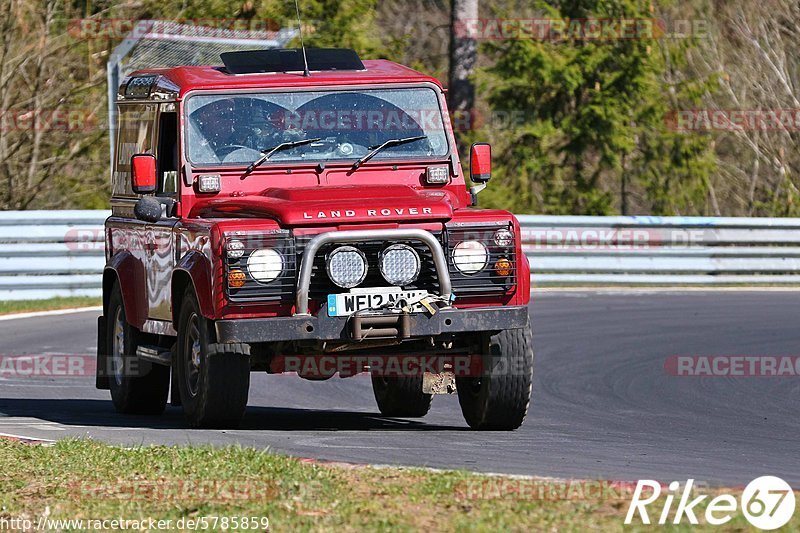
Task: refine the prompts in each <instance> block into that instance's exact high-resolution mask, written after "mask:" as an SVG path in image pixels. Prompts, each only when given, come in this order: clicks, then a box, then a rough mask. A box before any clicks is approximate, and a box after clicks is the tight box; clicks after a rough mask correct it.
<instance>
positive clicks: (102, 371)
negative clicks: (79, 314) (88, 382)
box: [94, 315, 111, 390]
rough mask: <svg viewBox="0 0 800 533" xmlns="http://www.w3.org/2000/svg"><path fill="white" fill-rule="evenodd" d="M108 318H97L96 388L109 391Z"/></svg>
mask: <svg viewBox="0 0 800 533" xmlns="http://www.w3.org/2000/svg"><path fill="white" fill-rule="evenodd" d="M107 331H108V329H107V327H106V317H105V316H102V315H101V316H99V317H97V368H96V369H95V382H94V386H95V387H96V388H98V389H101V390H108V389H110V388H111V385H110V384H109V383H108V372H107V371H106V359H107V357H106V355H107V354H106V353H105V351H106V347H107V346H108V340H107V339H106V332H107Z"/></svg>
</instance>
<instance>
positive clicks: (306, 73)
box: [294, 0, 311, 76]
mask: <svg viewBox="0 0 800 533" xmlns="http://www.w3.org/2000/svg"><path fill="white" fill-rule="evenodd" d="M297 1H298V0H294V10H295V12H296V13H297V27H298V29H299V30H300V48H302V49H303V67H304V68H305V70H304V71H303V76H311V71H309V70H308V57H306V45H305V43H304V42H303V21H302V20H301V19H300V6H299V5H298V3H297Z"/></svg>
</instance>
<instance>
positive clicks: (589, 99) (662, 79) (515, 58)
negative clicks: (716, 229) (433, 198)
mask: <svg viewBox="0 0 800 533" xmlns="http://www.w3.org/2000/svg"><path fill="white" fill-rule="evenodd" d="M534 4H535V5H534V6H533V9H534V10H535V11H536V13H531V12H528V13H525V14H522V15H520V14H517V15H515V16H516V17H523V18H524V17H529V18H531V19H533V18H537V17H538V18H539V19H542V18H544V19H550V20H553V21H563V22H564V23H565V26H564V27H561V26H558V25H557V23H553V24H550V25H549V26H548V27H547V28H546V29H545V33H541V28H538V29H537V28H534V32H537V31H538V33H533V34H531V33H530V29H527V28H523V27H520V28H519V32H521V34H520V35H518V37H519V38H511V39H503V40H499V41H495V42H490V43H489V44H487V45H486V46H485V50H486V52H487V53H488V54H490V55H491V57H492V58H493V59H494V64H493V65H492V66H491V67H490V68H488V69H486V70H485V71H484V72H483V76H482V79H483V82H482V86H483V90H484V93H485V94H486V98H487V102H488V104H489V106H490V107H491V109H492V110H493V112H494V113H500V112H505V113H507V114H508V113H509V112H513V113H514V116H516V117H519V123H517V124H514V125H512V127H505V128H504V129H502V130H501V131H494V132H492V133H493V134H494V137H495V139H496V140H499V143H498V145H499V146H498V148H500V149H499V150H497V152H496V153H498V155H499V157H498V158H497V159H498V163H499V165H498V172H497V174H498V177H499V178H501V179H500V180H496V182H495V183H497V181H502V182H504V183H503V184H502V185H501V186H500V187H498V186H497V184H495V189H496V191H495V192H494V193H492V195H491V196H488V197H487V199H490V200H491V201H492V203H499V202H502V201H503V198H502V197H503V196H508V197H509V198H510V199H511V201H510V202H504V203H505V204H506V205H507V206H508V207H510V208H512V209H516V210H519V211H520V212H531V211H538V212H544V213H554V214H589V215H608V214H614V213H618V212H619V210H620V208H621V207H622V205H626V206H627V205H629V201H628V200H629V199H628V197H627V196H628V195H630V194H631V190H630V188H629V187H628V185H629V184H630V185H631V186H633V185H636V186H637V187H640V188H643V190H644V192H645V194H647V193H648V192H652V193H655V192H658V193H659V194H662V196H664V197H665V198H666V200H663V201H659V202H654V203H653V204H652V205H647V203H646V202H644V203H643V204H640V205H639V206H637V208H638V209H642V210H643V211H644V212H647V211H649V209H650V208H651V207H652V208H654V209H656V210H657V213H660V214H668V213H681V212H685V211H693V212H694V211H697V210H702V208H703V207H702V206H703V205H704V203H705V201H706V199H705V195H706V186H705V185H706V184H707V182H708V173H709V172H710V171H711V170H712V168H713V165H711V166H709V164H708V159H709V158H708V153H709V152H710V146H711V144H710V141H709V140H708V139H707V138H698V137H696V136H693V137H689V138H684V137H681V136H680V135H679V134H677V133H676V132H671V131H670V130H669V128H668V124H667V123H666V122H665V117H666V116H668V113H669V110H670V108H669V105H670V103H671V102H672V100H673V99H674V98H673V99H671V98H668V97H667V96H668V95H669V94H682V93H683V90H682V88H681V87H678V86H677V85H669V83H668V79H667V76H666V73H667V65H666V63H665V61H666V58H667V57H668V56H669V53H670V52H669V51H668V50H666V49H665V48H663V47H667V46H669V44H668V43H663V42H661V43H659V42H657V41H656V40H655V39H654V38H652V37H654V36H655V35H652V36H651V35H650V34H648V33H647V32H646V31H645V32H644V33H641V34H639V35H638V36H637V37H636V38H613V37H612V38H608V39H594V38H589V37H588V36H589V34H588V33H586V31H587V27H586V26H584V25H583V24H584V23H583V21H585V20H586V19H593V18H595V19H606V20H619V19H635V20H647V19H650V18H651V17H652V14H651V11H650V4H649V2H647V1H644V0H605V1H602V0H578V1H571V2H566V1H564V2H552V3H546V2H542V1H537V2H535V3H534ZM551 4H553V5H551ZM542 14H543V15H542ZM712 159H713V158H712ZM623 178H624V179H623ZM654 178H658V179H659V180H661V181H660V182H659V183H658V184H657V185H654V184H653V183H652V180H653V179H654ZM623 191H624V192H625V194H626V197H625V198H624V199H622V198H620V196H621V194H619V193H621V192H623ZM676 191H680V192H681V194H680V195H677V196H674V194H673V193H675V192H676Z"/></svg>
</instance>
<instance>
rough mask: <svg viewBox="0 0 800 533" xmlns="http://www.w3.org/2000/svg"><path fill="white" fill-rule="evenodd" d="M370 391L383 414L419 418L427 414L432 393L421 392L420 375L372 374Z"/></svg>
mask: <svg viewBox="0 0 800 533" xmlns="http://www.w3.org/2000/svg"><path fill="white" fill-rule="evenodd" d="M372 391H373V392H374V393H375V400H376V401H377V402H378V409H380V411H381V414H383V415H385V416H398V417H403V418H419V417H423V416H425V415H427V414H428V411H429V410H430V408H431V399H433V395H431V394H425V393H423V392H422V376H403V377H384V376H379V375H375V374H373V375H372Z"/></svg>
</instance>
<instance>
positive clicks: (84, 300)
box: [0, 296, 103, 315]
mask: <svg viewBox="0 0 800 533" xmlns="http://www.w3.org/2000/svg"><path fill="white" fill-rule="evenodd" d="M102 303H103V302H102V300H101V299H100V298H95V297H92V296H71V297H67V298H49V299H47V300H19V301H16V300H12V301H0V315H8V314H12V313H31V312H35V311H55V310H57V309H72V308H76V307H94V306H99V305H101V304H102Z"/></svg>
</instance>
